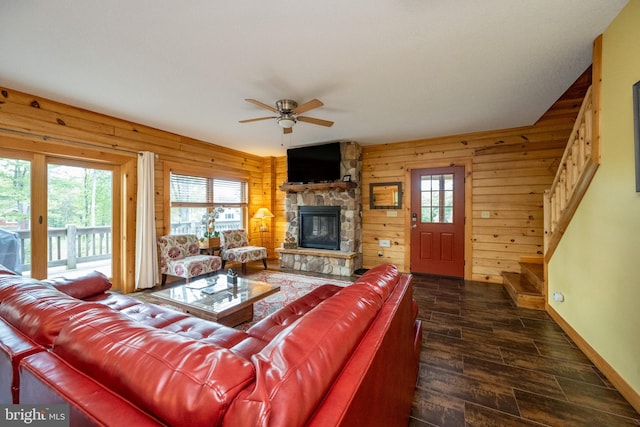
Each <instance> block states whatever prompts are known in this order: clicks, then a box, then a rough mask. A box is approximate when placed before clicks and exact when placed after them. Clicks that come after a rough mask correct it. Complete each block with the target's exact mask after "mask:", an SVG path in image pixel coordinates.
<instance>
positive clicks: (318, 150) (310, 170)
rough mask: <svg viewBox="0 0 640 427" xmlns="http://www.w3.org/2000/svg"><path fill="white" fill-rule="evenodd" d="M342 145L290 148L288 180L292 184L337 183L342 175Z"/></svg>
mask: <svg viewBox="0 0 640 427" xmlns="http://www.w3.org/2000/svg"><path fill="white" fill-rule="evenodd" d="M340 160H341V159H340V143H339V142H331V143H329V144H322V145H310V146H307V147H298V148H289V149H288V150H287V180H288V181H289V182H291V183H294V182H295V183H303V184H307V183H311V182H335V181H338V180H340V179H341V178H342V176H341V175H340Z"/></svg>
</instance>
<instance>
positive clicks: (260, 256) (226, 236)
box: [220, 229, 267, 274]
mask: <svg viewBox="0 0 640 427" xmlns="http://www.w3.org/2000/svg"><path fill="white" fill-rule="evenodd" d="M220 243H221V245H222V250H221V253H220V256H221V257H222V268H224V266H225V264H226V263H227V262H240V263H242V274H246V273H247V262H249V261H259V260H262V264H264V268H265V269H266V268H267V248H263V247H261V246H250V245H249V237H248V236H247V232H246V231H245V230H242V229H239V230H223V231H222V235H221V239H220Z"/></svg>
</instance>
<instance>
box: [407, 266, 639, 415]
mask: <svg viewBox="0 0 640 427" xmlns="http://www.w3.org/2000/svg"><path fill="white" fill-rule="evenodd" d="M414 298H415V300H416V301H417V302H418V305H419V307H420V312H419V317H420V318H421V319H423V341H422V352H421V355H420V373H419V378H418V384H417V387H416V392H415V395H414V401H413V408H412V413H411V419H410V423H409V426H410V427H423V426H563V427H564V426H627V425H640V414H638V413H637V412H636V411H635V410H634V409H633V407H632V406H631V405H629V404H628V403H627V401H626V400H625V399H624V398H623V397H622V396H621V395H620V393H618V391H616V390H615V388H613V386H612V385H611V384H610V383H609V382H608V381H607V379H606V378H605V377H604V376H603V375H602V373H600V372H599V370H598V369H597V368H596V367H595V366H594V365H593V364H592V363H591V362H590V361H589V359H587V357H586V356H585V355H584V354H583V353H582V352H581V351H580V350H579V349H578V348H577V347H576V346H575V344H574V343H573V342H572V341H571V339H570V338H569V337H568V336H567V335H566V334H565V333H564V332H563V331H562V329H560V327H559V326H558V325H557V324H556V323H555V322H554V321H553V320H552V319H551V318H550V317H549V316H548V315H547V314H546V312H544V311H538V310H529V309H521V308H517V307H515V305H514V304H513V303H512V302H511V299H510V298H509V295H508V294H507V292H506V291H505V290H504V288H503V286H502V285H497V284H490V283H483V282H470V281H463V280H454V279H448V278H434V277H431V276H419V275H414Z"/></svg>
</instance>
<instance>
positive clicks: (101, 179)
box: [0, 149, 120, 279]
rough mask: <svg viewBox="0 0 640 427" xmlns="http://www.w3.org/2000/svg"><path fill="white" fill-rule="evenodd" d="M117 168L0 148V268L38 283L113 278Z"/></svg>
mask: <svg viewBox="0 0 640 427" xmlns="http://www.w3.org/2000/svg"><path fill="white" fill-rule="evenodd" d="M116 168H117V166H112V165H105V164H100V163H91V162H85V161H76V160H70V159H63V158H57V157H51V156H45V155H41V154H33V153H26V152H20V151H17V150H16V151H13V150H2V149H0V264H2V265H3V266H5V267H7V268H9V269H10V270H12V271H15V272H16V273H19V274H22V275H24V276H31V277H35V278H39V279H42V278H45V277H59V276H66V277H73V276H77V275H81V274H84V273H87V272H89V271H94V270H98V271H101V272H103V273H104V274H106V275H107V277H112V276H113V275H112V262H113V260H114V259H117V257H118V256H119V254H118V253H114V252H118V251H119V248H120V246H119V245H116V246H115V248H114V244H113V243H114V242H113V239H114V233H113V230H114V229H117V227H116V224H115V223H114V220H115V221H117V220H118V218H117V217H115V216H114V212H115V211H116V208H114V188H115V187H116V184H115V183H114V170H115V169H116Z"/></svg>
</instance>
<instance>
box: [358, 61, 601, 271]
mask: <svg viewBox="0 0 640 427" xmlns="http://www.w3.org/2000/svg"><path fill="white" fill-rule="evenodd" d="M590 83H591V69H588V70H586V71H585V73H583V75H581V76H580V77H579V78H578V79H577V80H576V82H575V83H574V84H573V85H572V86H571V87H570V88H569V89H568V90H567V91H566V92H565V93H564V94H563V96H561V97H560V98H559V99H558V101H556V102H555V103H554V104H553V105H552V106H551V107H550V109H549V111H547V113H546V114H544V115H543V116H542V117H541V118H540V119H539V120H538V121H537V122H536V124H534V125H533V126H528V127H521V128H516V129H502V130H496V131H490V132H481V133H472V134H465V135H452V136H446V137H442V138H432V139H424V140H417V141H407V142H396V143H387V144H379V145H374V146H364V147H363V150H362V158H363V196H364V206H363V230H364V231H363V261H364V267H366V268H370V267H373V266H375V265H377V264H380V263H381V262H382V261H385V262H392V263H394V264H396V265H398V267H399V268H400V270H402V271H410V269H411V267H410V265H409V264H408V257H407V256H406V253H407V252H408V250H409V245H410V238H409V234H410V233H409V223H410V212H409V206H410V199H409V197H410V190H409V187H408V185H409V184H410V180H409V176H410V171H411V169H414V168H423V167H432V165H433V162H438V161H439V162H443V161H444V162H446V161H450V162H451V163H460V162H462V161H470V162H471V169H472V174H471V176H470V177H469V179H471V182H472V190H471V193H470V194H466V195H465V196H466V202H465V203H466V204H467V205H469V206H471V208H470V215H468V217H467V221H471V223H472V227H471V229H472V235H471V236H465V244H466V245H470V246H471V247H472V250H471V251H470V252H466V253H470V254H471V255H470V257H469V258H470V259H466V263H467V265H471V268H470V269H465V271H467V272H469V271H470V273H465V277H466V276H467V275H468V276H469V277H466V278H467V279H474V280H482V281H490V282H498V283H502V277H501V272H502V271H504V270H507V271H509V270H510V271H518V269H519V264H518V260H519V259H520V257H522V256H532V255H540V254H542V250H543V235H544V230H543V192H544V190H545V189H547V188H549V187H550V185H551V183H552V182H553V178H554V175H555V172H556V170H557V167H558V163H559V160H560V158H561V157H562V152H563V150H564V147H565V145H566V142H567V139H568V137H569V134H570V132H571V129H572V127H573V124H574V121H575V118H576V115H577V113H578V110H579V109H580V104H581V102H582V99H583V97H584V94H585V93H586V90H587V88H588V86H589V85H590ZM390 181H399V182H403V183H405V188H404V196H403V198H402V202H403V203H402V209H401V210H400V211H399V212H398V216H397V217H387V216H386V211H379V210H370V209H369V200H368V188H369V187H368V186H369V184H371V183H375V182H390ZM483 213H488V215H489V217H488V218H483V215H482V214H483ZM380 239H390V240H391V241H392V242H394V243H397V245H396V244H392V248H384V250H383V257H378V251H379V250H380V247H379V245H378V241H379V240H380Z"/></svg>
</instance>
